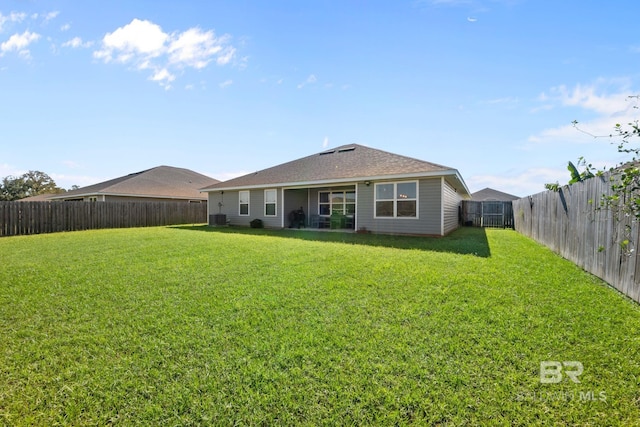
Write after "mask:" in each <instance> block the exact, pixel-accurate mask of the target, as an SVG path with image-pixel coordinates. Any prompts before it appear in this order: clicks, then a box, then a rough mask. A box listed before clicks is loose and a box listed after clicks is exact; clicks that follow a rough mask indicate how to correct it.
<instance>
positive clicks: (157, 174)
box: [23, 166, 220, 203]
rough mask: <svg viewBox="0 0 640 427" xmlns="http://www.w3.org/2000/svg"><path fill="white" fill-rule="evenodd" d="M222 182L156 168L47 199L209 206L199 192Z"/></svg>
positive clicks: (52, 195)
mask: <svg viewBox="0 0 640 427" xmlns="http://www.w3.org/2000/svg"><path fill="white" fill-rule="evenodd" d="M219 182H220V181H218V180H217V179H213V178H210V177H208V176H206V175H202V174H200V173H197V172H194V171H192V170H189V169H183V168H175V167H172V166H157V167H155V168H151V169H147V170H144V171H141V172H136V173H132V174H129V175H125V176H121V177H119V178H114V179H111V180H108V181H104V182H100V183H98V184H93V185H88V186H86V187H82V188H78V189H76V190H70V191H67V192H66V193H60V194H50V195H47V197H46V198H45V199H44V200H47V201H55V200H61V201H85V202H91V201H97V202H113V201H117V202H181V203H185V202H188V203H206V202H207V198H206V197H205V196H204V195H203V194H202V193H201V192H200V189H201V188H202V187H204V186H208V185H213V184H216V183H219ZM36 197H39V196H36ZM23 200H25V201H28V199H23ZM40 200H42V198H41V199H40Z"/></svg>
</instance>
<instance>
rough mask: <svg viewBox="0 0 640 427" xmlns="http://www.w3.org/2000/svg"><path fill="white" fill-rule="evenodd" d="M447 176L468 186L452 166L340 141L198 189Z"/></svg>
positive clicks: (461, 186)
mask: <svg viewBox="0 0 640 427" xmlns="http://www.w3.org/2000/svg"><path fill="white" fill-rule="evenodd" d="M424 176H434V177H435V176H447V177H448V178H449V180H450V182H451V183H452V185H454V187H455V188H456V189H457V190H458V191H459V192H462V194H469V190H468V188H467V186H466V184H465V182H464V180H463V179H462V177H461V176H460V174H459V173H458V171H457V170H456V169H453V168H450V167H448V166H442V165H438V164H435V163H430V162H425V161H423V160H418V159H414V158H411V157H406V156H401V155H398V154H393V153H389V152H386V151H382V150H377V149H374V148H370V147H365V146H363V145H359V144H349V145H343V146H340V147H337V148H333V149H330V150H325V151H322V152H320V153H317V154H313V155H311V156H307V157H303V158H301V159H298V160H293V161H291V162H287V163H283V164H281V165H278V166H274V167H271V168H268V169H263V170H261V171H258V172H254V173H250V174H247V175H244V176H241V177H238V178H234V179H230V180H228V181H225V182H221V183H219V184H215V185H210V186H208V187H205V188H203V189H202V191H216V190H227V189H234V190H235V189H243V188H247V189H248V188H259V187H265V186H304V185H322V184H331V183H338V182H349V181H354V180H375V179H395V178H411V177H424Z"/></svg>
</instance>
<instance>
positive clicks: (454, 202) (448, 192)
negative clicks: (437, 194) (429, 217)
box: [442, 178, 462, 234]
mask: <svg viewBox="0 0 640 427" xmlns="http://www.w3.org/2000/svg"><path fill="white" fill-rule="evenodd" d="M442 182H443V186H442V193H443V200H442V214H443V218H442V225H443V231H444V234H448V233H450V232H452V231H453V230H455V229H456V228H458V225H459V223H460V222H459V217H458V215H459V214H458V211H459V209H460V202H461V201H462V197H461V196H460V195H459V194H458V193H457V192H456V190H455V189H454V188H453V187H452V186H451V184H449V183H448V182H447V181H446V180H445V179H444V178H442Z"/></svg>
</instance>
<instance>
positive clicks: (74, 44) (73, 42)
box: [62, 37, 93, 49]
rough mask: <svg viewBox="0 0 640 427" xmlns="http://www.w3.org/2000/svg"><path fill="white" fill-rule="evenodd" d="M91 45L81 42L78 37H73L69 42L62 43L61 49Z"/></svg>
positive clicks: (90, 44)
mask: <svg viewBox="0 0 640 427" xmlns="http://www.w3.org/2000/svg"><path fill="white" fill-rule="evenodd" d="M92 45H93V42H91V41H88V42H83V41H82V39H81V38H80V37H74V38H72V39H71V40H68V41H66V42H64V43H62V47H71V48H74V49H76V48H79V47H91V46H92Z"/></svg>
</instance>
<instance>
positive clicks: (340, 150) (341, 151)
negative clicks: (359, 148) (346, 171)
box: [338, 145, 356, 153]
mask: <svg viewBox="0 0 640 427" xmlns="http://www.w3.org/2000/svg"><path fill="white" fill-rule="evenodd" d="M355 149H356V147H354V146H353V145H351V146H349V147H342V148H340V149H338V153H344V152H345V151H353V150H355Z"/></svg>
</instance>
